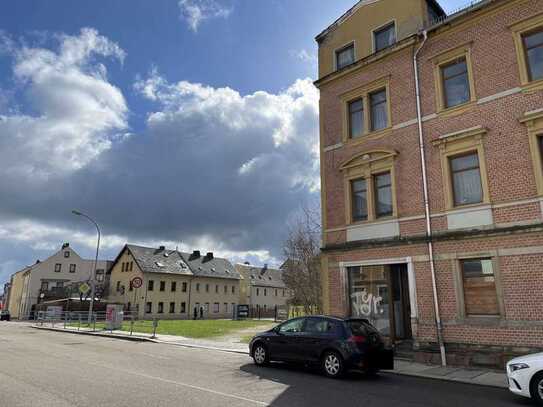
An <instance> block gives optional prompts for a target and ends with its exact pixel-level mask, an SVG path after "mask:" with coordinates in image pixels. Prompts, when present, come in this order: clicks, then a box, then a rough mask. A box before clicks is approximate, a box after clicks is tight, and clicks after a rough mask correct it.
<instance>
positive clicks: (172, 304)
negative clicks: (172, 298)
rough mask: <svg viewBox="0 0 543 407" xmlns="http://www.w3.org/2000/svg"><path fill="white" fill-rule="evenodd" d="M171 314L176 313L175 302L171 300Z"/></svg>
mask: <svg viewBox="0 0 543 407" xmlns="http://www.w3.org/2000/svg"><path fill="white" fill-rule="evenodd" d="M170 314H175V302H170Z"/></svg>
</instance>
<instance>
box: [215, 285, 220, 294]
mask: <svg viewBox="0 0 543 407" xmlns="http://www.w3.org/2000/svg"><path fill="white" fill-rule="evenodd" d="M215 293H216V294H218V293H219V285H218V284H217V285H215Z"/></svg>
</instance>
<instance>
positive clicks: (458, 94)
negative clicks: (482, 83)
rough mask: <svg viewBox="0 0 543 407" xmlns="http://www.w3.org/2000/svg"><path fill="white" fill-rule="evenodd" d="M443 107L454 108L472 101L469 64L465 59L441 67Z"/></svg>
mask: <svg viewBox="0 0 543 407" xmlns="http://www.w3.org/2000/svg"><path fill="white" fill-rule="evenodd" d="M441 76H442V81H443V106H444V107H445V108H448V107H454V106H458V105H461V104H463V103H466V102H468V101H469V100H470V99H471V94H470V85H469V74H468V64H467V61H466V58H465V57H462V58H459V59H457V60H455V61H453V62H449V63H447V64H446V65H443V66H442V67H441Z"/></svg>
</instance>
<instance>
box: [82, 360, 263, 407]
mask: <svg viewBox="0 0 543 407" xmlns="http://www.w3.org/2000/svg"><path fill="white" fill-rule="evenodd" d="M86 363H88V364H89V365H94V366H97V367H100V368H106V369H111V370H116V371H118V372H121V373H127V374H131V375H134V376H139V377H143V378H146V379H151V380H157V381H160V382H164V383H169V384H174V385H177V386H182V387H187V388H189V389H193V390H199V391H203V392H206V393H210V394H215V395H217V396H223V397H228V398H232V399H236V400H241V401H247V402H249V403H254V404H258V405H259V406H271V404H269V403H266V402H264V401H258V400H253V399H249V398H247V397H242V396H237V395H235V394H231V393H223V392H222V391H217V390H212V389H207V388H205V387H200V386H195V385H193V384H188V383H183V382H178V381H175V380H170V379H164V378H162V377H158V376H151V375H148V374H145V373H139V372H134V371H132V370H125V369H119V368H117V367H112V366H105V365H101V364H99V363H93V362H86Z"/></svg>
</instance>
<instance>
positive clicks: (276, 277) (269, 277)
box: [236, 264, 286, 288]
mask: <svg viewBox="0 0 543 407" xmlns="http://www.w3.org/2000/svg"><path fill="white" fill-rule="evenodd" d="M236 269H237V270H238V271H239V273H240V274H241V275H242V276H243V278H244V279H245V280H246V281H247V282H248V283H249V284H250V285H251V286H263V287H273V288H285V287H286V286H285V282H284V281H283V270H278V269H271V268H268V267H255V266H251V265H249V264H236Z"/></svg>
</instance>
